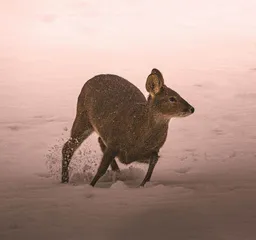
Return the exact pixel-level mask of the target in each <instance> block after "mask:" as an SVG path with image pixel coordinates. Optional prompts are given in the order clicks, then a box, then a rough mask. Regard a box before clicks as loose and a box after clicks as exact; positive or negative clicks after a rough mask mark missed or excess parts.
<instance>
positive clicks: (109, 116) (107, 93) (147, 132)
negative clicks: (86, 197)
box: [61, 68, 195, 187]
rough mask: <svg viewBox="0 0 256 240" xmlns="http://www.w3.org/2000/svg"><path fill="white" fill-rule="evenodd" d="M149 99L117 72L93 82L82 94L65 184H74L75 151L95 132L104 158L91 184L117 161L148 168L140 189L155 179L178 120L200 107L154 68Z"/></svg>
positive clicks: (65, 159) (66, 151)
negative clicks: (71, 172) (172, 124)
mask: <svg viewBox="0 0 256 240" xmlns="http://www.w3.org/2000/svg"><path fill="white" fill-rule="evenodd" d="M145 85H146V90H147V92H148V93H149V95H148V97H147V98H146V97H145V96H144V94H143V93H142V92H141V91H140V90H139V88H137V87H136V86H135V85H134V84H132V83H131V82H129V81H128V80H126V79H124V78H122V77H120V76H118V75H114V74H99V75H96V76H94V77H93V78H91V79H89V80H88V81H87V82H86V83H85V84H84V86H83V87H82V90H81V92H80V94H79V96H78V100H77V109H76V116H75V120H74V122H73V125H72V128H71V134H70V138H69V139H68V140H67V142H65V144H64V145H63V148H62V175H61V182H62V183H68V182H69V164H70V161H71V158H72V156H73V154H74V153H75V151H76V150H77V149H78V148H79V146H80V145H81V144H82V142H83V141H84V140H85V139H87V138H88V137H89V136H90V135H91V134H92V133H93V132H95V133H97V135H98V142H99V145H100V148H101V150H102V152H103V156H102V159H101V162H100V164H99V167H98V169H97V171H96V174H95V175H94V177H93V178H92V181H91V182H90V185H91V186H93V187H94V186H95V184H96V183H97V182H98V180H99V179H100V178H101V177H102V176H103V175H104V174H105V173H106V171H107V169H108V168H109V167H111V169H112V171H114V172H119V171H120V168H119V166H118V164H117V162H116V159H118V160H119V161H120V162H121V163H123V164H125V165H128V164H131V163H133V162H139V163H146V164H148V170H147V172H146V175H145V177H144V179H143V181H142V182H141V184H140V185H139V186H140V187H144V185H145V184H146V183H147V182H149V181H150V179H151V176H152V173H153V171H154V168H155V166H156V164H157V162H158V159H159V151H160V149H161V148H162V146H163V145H164V143H165V141H166V138H167V133H168V126H169V122H170V120H171V119H172V118H179V117H186V116H189V115H191V114H193V113H194V111H195V109H194V107H192V106H191V105H190V104H189V103H188V102H187V101H186V100H185V99H183V98H182V97H181V96H180V95H179V94H178V93H177V92H175V91H174V90H172V89H171V88H169V87H167V86H166V85H165V82H164V78H163V75H162V73H161V72H160V71H159V70H158V69H156V68H153V69H152V71H151V73H150V74H149V75H148V77H147V80H146V84H145Z"/></svg>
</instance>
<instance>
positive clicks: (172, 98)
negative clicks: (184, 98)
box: [169, 97, 177, 102]
mask: <svg viewBox="0 0 256 240" xmlns="http://www.w3.org/2000/svg"><path fill="white" fill-rule="evenodd" d="M169 100H170V102H177V99H176V98H175V97H170V98H169Z"/></svg>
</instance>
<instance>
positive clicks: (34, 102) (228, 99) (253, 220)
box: [0, 0, 256, 240]
mask: <svg viewBox="0 0 256 240" xmlns="http://www.w3.org/2000/svg"><path fill="white" fill-rule="evenodd" d="M25 2H27V3H29V4H33V1H28V0H26V1H25ZM42 2H43V1H42ZM46 2H47V1H46ZM67 2H68V1H65V4H66V5H65V4H64V5H63V6H66V7H67V6H68V7H67V9H69V8H70V7H69V5H67ZM142 2H143V1H142ZM217 2H218V1H217ZM117 3H118V2H116V4H117ZM188 3H189V1H188ZM233 3H234V1H232V9H233V10H234V9H236V10H237V11H241V12H240V13H241V14H244V16H247V17H248V19H249V17H250V16H254V17H255V14H254V11H252V13H253V14H254V15H250V14H249V12H246V11H249V10H250V9H251V8H249V7H248V8H246V11H245V10H244V9H245V8H244V9H243V8H242V7H239V6H240V5H239V4H241V6H244V2H243V1H241V2H240V1H238V0H236V1H235V3H236V4H237V5H236V4H234V5H233ZM238 3H239V4H238ZM80 4H81V3H80ZM127 4H128V3H127ZM200 4H203V2H201V3H200ZM24 6H25V5H24ZM141 6H142V7H143V4H142V5H141ZM248 6H249V5H248ZM32 7H35V6H34V5H33V6H32ZM32 7H31V9H32ZM55 7H56V6H55ZM78 7H79V9H80V8H82V7H83V5H78ZM142 7H141V9H140V5H137V8H138V9H140V10H141V13H144V10H143V9H144V8H142ZM155 7H157V6H155ZM204 7H205V8H206V6H204ZM211 7H212V8H214V6H211ZM215 7H216V9H215V11H217V12H218V9H221V11H219V12H218V14H220V16H222V15H223V16H225V14H226V13H227V12H226V10H227V9H229V8H227V9H226V8H222V7H223V6H222V7H220V6H215ZM48 8H49V7H48ZM137 8H136V9H137ZM212 8H211V9H212ZM8 9H9V8H8ZM56 9H58V8H56ZM56 9H55V11H57V10H56ZM63 9H64V8H63ZM63 9H62V10H58V11H60V12H59V14H60V13H61V11H64V12H63V16H64V15H65V14H66V12H65V11H68V10H67V9H66V10H65V9H64V10H63ZM126 9H127V8H126V7H125V8H124V9H123V11H126ZM130 9H134V8H133V7H131V6H130ZM181 9H183V8H179V9H178V10H177V13H179V14H181V13H182V10H181ZM207 9H208V8H206V9H205V11H206V13H207V11H210V10H209V9H208V10H207ZM223 9H224V10H223ZM225 9H226V10H225ZM243 10H244V11H243ZM17 11H18V10H17ZM76 11H77V12H79V11H78V10H77V9H76ZM127 11H128V10H127ZM179 11H180V12H179ZM222 11H223V12H222ZM31 12H32V10H31ZM139 12H140V11H139V10H138V13H139ZM79 13H80V12H79ZM125 13H126V15H125V16H124V18H125V17H127V19H128V20H129V19H130V18H129V14H128V13H129V12H125ZM173 13H175V11H174V10H173ZM199 13H200V12H199ZM199 13H197V14H195V16H194V15H193V14H192V13H191V14H192V15H189V16H188V19H189V20H191V21H192V20H193V19H194V20H198V19H197V17H198V14H199ZM228 13H229V17H230V18H229V19H233V18H234V16H236V14H235V13H236V12H235V11H234V12H233V11H230V12H228ZM15 14H16V13H15ZM17 14H18V13H17ZM17 14H16V15H15V16H18V15H17ZM100 14H103V15H104V11H103V13H102V12H100ZM133 14H134V15H132V16H135V17H136V16H137V15H136V13H135V12H133ZM187 14H188V13H186V14H185V15H187ZM232 14H234V15H232ZM241 14H240V15H239V14H238V15H239V16H240V17H241V16H242V15H241ZM185 15H184V16H185ZM21 16H22V19H23V18H24V19H25V17H24V16H23V15H21ZM63 16H62V15H61V16H60V22H61V17H63ZM65 16H66V15H65ZM79 16H80V15H79ZM104 16H105V15H104ZM113 16H114V17H116V16H119V15H113ZM138 16H139V14H138ZM206 16H208V15H207V14H206V15H203V16H201V17H202V19H206ZM29 17H30V18H31V19H32V15H31V16H30V15H29ZM29 17H28V20H29V21H30V20H31V19H30V18H29ZM33 17H34V15H33ZM55 17H56V18H58V17H59V16H55ZM72 17H74V15H72ZM213 17H214V16H213ZM215 17H216V18H217V15H216V16H215ZM122 19H123V18H122V17H120V21H121V20H122ZM214 19H215V18H214ZM223 19H226V18H223ZM227 19H228V18H227ZM243 19H247V18H245V17H244V18H243ZM248 19H247V20H248ZM34 20H35V19H33V21H34ZM64 20H65V19H64ZM199 20H200V19H199ZM206 20H207V19H206ZM208 20H209V19H208ZM208 20H207V21H208ZM13 21H14V20H13ZM15 21H16V22H15ZM15 21H14V22H12V24H14V25H15V24H17V22H18V20H17V19H16V20H15ZM24 21H25V20H24ZM33 21H32V22H33ZM43 21H44V22H47V24H50V23H51V22H54V15H53V16H51V15H47V16H46V17H45V18H43ZM65 21H66V22H64V23H65V24H66V23H68V20H67V19H66V20H65ZM72 21H73V20H72ZM79 21H81V19H80V20H79ZM79 21H78V20H77V21H74V22H73V24H75V25H74V26H77V24H78V23H79ZM226 21H228V20H226ZM241 21H242V20H241ZM248 21H251V19H249V20H248ZM35 22H36V21H35ZM121 22H122V21H121ZM57 23H58V21H57ZM106 24H110V25H111V24H114V23H113V22H111V21H110V22H108V23H106ZM195 24H198V29H199V31H197V30H191V32H189V33H187V32H186V31H187V30H186V29H187V27H184V29H183V30H182V29H181V30H180V32H176V33H173V36H176V35H175V34H177V36H179V37H181V39H183V41H181V42H179V41H177V42H175V39H174V40H173V42H172V39H173V36H171V38H170V39H169V38H167V39H166V40H165V41H166V42H164V43H162V44H161V45H162V47H163V48H162V49H160V50H159V51H154V50H152V48H150V47H149V46H148V45H145V48H143V49H142V50H141V48H140V47H141V46H140V45H138V46H137V47H138V49H137V50H136V51H133V50H132V49H130V50H129V49H128V51H124V50H122V49H124V48H125V47H124V46H126V43H125V42H123V44H124V46H122V42H121V43H120V42H119V44H120V45H115V44H113V46H114V45H115V46H114V49H115V47H116V49H117V50H116V51H112V50H113V49H112V50H111V49H109V48H108V47H109V45H106V46H105V48H106V49H105V50H104V51H103V49H104V47H103V49H101V48H99V49H98V51H95V49H91V48H90V47H89V48H88V46H83V45H79V44H78V43H76V44H78V45H76V46H75V47H72V46H73V45H72V44H73V43H71V42H70V43H69V44H67V45H65V46H64V47H63V46H59V45H58V47H56V46H57V45H50V43H49V42H48V43H47V44H48V45H47V44H46V43H45V45H43V43H42V42H40V44H41V45H40V44H39V45H33V46H32V45H31V46H30V45H29V44H27V45H26V44H25V42H26V41H25V40H26V39H25V38H22V36H23V35H22V36H21V35H20V41H17V40H15V41H14V42H13V43H12V44H11V42H10V41H11V39H8V35H5V37H6V36H7V37H6V39H7V40H6V42H4V40H3V39H1V41H2V42H1V41H0V50H1V49H2V51H1V55H0V112H1V115H0V134H1V138H0V150H1V156H0V164H1V167H0V239H1V240H16V239H27V240H30V239H38V240H41V239H62V240H71V239H72V240H80V239H90V240H94V239H97V240H101V239H111V240H115V239H117V240H119V239H142V240H143V239H147V240H150V239H154V240H155V239H163V240H165V239H166V240H167V239H168V240H169V239H177V240H180V239H181V240H183V239H184V240H190V239H195V240H255V239H256V228H255V226H256V205H255V202H256V161H255V160H256V150H255V143H256V121H255V119H256V71H255V67H256V66H255V41H254V40H255V34H254V35H253V34H252V35H250V34H249V33H248V32H246V28H245V27H243V26H244V25H243V24H242V23H241V25H236V27H237V29H236V31H237V32H236V31H235V30H234V29H235V28H234V29H233V30H234V32H236V33H234V32H231V33H230V32H229V33H227V32H228V31H227V32H225V34H226V35H225V34H224V33H223V32H221V30H220V32H219V33H217V36H218V40H217V39H215V40H214V39H213V40H212V39H210V38H203V37H202V36H201V35H200V36H199V35H197V34H198V33H199V32H201V31H202V32H203V30H205V31H206V29H203V28H202V29H200V27H204V25H202V26H201V25H200V24H201V22H200V21H198V22H195ZM202 24H203V21H202ZM218 24H219V25H218ZM218 24H217V25H218V26H222V27H223V28H222V29H224V30H225V27H227V26H226V25H228V24H229V22H225V21H224V23H218ZM225 24H226V25H225ZM14 25H8V29H9V28H10V29H14V30H15V29H16V28H18V27H17V26H18V25H15V26H14ZM110 25H109V26H110ZM217 25H216V26H217ZM29 26H30V25H29ZM33 26H34V25H33ZM33 26H32V25H31V26H30V27H31V28H32V27H33ZM35 26H36V25H35ZM40 26H41V25H40ZM114 26H115V25H114ZM127 26H129V24H128V25H127ZM214 26H215V25H214V24H213V25H212V27H214ZM41 27H42V26H41ZM59 27H60V26H59V25H57V27H56V26H55V28H52V29H51V30H52V32H47V28H45V29H44V31H46V32H45V34H46V35H47V34H48V35H47V37H48V36H51V35H50V34H55V32H56V29H59ZM68 27H70V31H71V30H72V29H73V28H71V25H70V26H68ZM97 27H99V26H97ZM179 27H181V28H182V26H178V29H179ZM28 29H29V27H28ZM49 29H50V27H49ZM60 29H62V30H63V29H66V28H60ZM74 29H75V28H74ZM96 29H97V28H96ZM124 29H125V28H124ZM170 29H172V30H173V28H170ZM196 29H197V28H196ZM207 29H208V28H207ZM217 29H218V28H217ZM220 29H221V28H220ZM227 29H230V28H228V27H227ZM248 29H249V28H248ZM248 29H247V30H248ZM34 30H35V29H34ZM126 30H127V29H126ZM160 30H161V29H160ZM174 30H175V29H174ZM215 30H216V29H215ZM233 30H232V31H233ZM31 31H32V30H31ZM63 31H64V30H63ZM120 31H121V30H120ZM127 31H128V30H127ZM145 31H146V30H145ZM182 31H184V32H182ZM209 31H210V30H209ZM139 32H140V31H138V34H139ZM160 32H162V30H161V31H160ZM63 33H64V32H63ZM65 33H66V32H65ZM68 33H69V32H67V34H68ZM112 33H113V34H114V31H113V32H112ZM182 33H186V34H188V35H185V36H186V37H184V36H183V35H182ZM213 33H214V31H213ZM242 33H243V34H242ZM19 34H21V33H19ZM27 34H29V30H27V32H25V33H24V35H26V36H27ZM40 34H42V35H40V39H41V38H42V39H43V37H45V39H47V40H48V41H50V40H49V38H46V36H43V34H44V32H43V30H42V32H41V33H40ZM77 34H78V33H77ZM90 34H92V35H93V34H94V32H90ZM101 34H103V33H101ZM104 34H107V33H106V32H104ZM179 34H181V35H179ZM218 34H219V35H218ZM221 34H223V35H221ZM228 34H230V35H228ZM232 34H233V35H232ZM213 35H214V34H213ZM213 35H212V36H213ZM224 35H225V36H224ZM194 36H198V39H195V38H194ZM23 37H24V36H23ZM30 37H31V36H30ZM35 37H36V36H35ZM37 37H38V36H37ZM55 37H56V38H55ZM58 37H60V38H58ZM62 37H63V36H62V35H60V36H58V35H57V33H56V35H54V40H56V41H57V43H58V41H61V40H60V39H62ZM78 37H79V36H78V35H77V38H78ZM105 37H106V39H105V42H106V43H108V44H110V43H111V41H109V42H108V41H107V40H109V39H108V38H107V37H108V35H106V36H105ZM167 37H168V36H167ZM169 37H170V36H169ZM201 37H202V38H201ZM186 38H187V40H185V39H186ZM33 39H34V38H33ZM118 39H119V38H118ZM163 39H164V38H163ZM177 39H178V37H177ZM177 39H176V40H177ZM200 39H201V41H202V43H203V44H201V43H200V41H199V40H200ZM22 40H23V41H24V45H22V44H21V41H22ZM37 40H38V39H37ZM132 40H133V41H135V40H134V39H132ZM31 41H32V40H31ZM34 41H36V40H35V39H34ZM66 41H68V40H66ZM138 41H139V40H138ZM161 41H162V38H161ZM163 41H164V40H163ZM186 41H187V42H186ZM198 41H199V43H200V44H199V43H198ZM135 42H136V41H135ZM54 43H55V42H54ZM133 43H134V42H133ZM19 44H20V45H19ZM95 44H96V45H97V42H96V43H95ZM147 44H149V43H148V42H147ZM175 44H176V45H175ZM179 44H181V45H179ZM182 44H183V45H182ZM74 45H75V44H74ZM110 45H111V44H110ZM77 46H78V47H77ZM97 46H98V45H97ZM111 46H112V45H111ZM113 46H112V47H113ZM167 46H173V47H171V48H173V49H170V48H168V47H167ZM96 48H97V47H96ZM153 49H154V48H153ZM140 50H141V51H140ZM174 50H175V51H174ZM134 54H135V57H134V56H133V55H134ZM99 59H100V60H99ZM153 67H157V68H159V69H160V70H162V72H163V74H164V77H165V81H166V84H167V85H168V86H170V87H171V88H173V89H175V90H176V91H177V92H179V93H180V94H181V96H182V97H184V98H185V99H187V100H188V102H190V103H191V104H192V105H193V106H194V107H195V109H196V112H195V114H194V115H192V116H190V117H188V118H184V119H175V120H174V121H172V122H171V124H170V129H169V135H168V139H167V141H166V144H165V145H164V147H163V148H162V150H161V153H160V154H161V159H160V160H159V163H158V165H157V167H156V169H155V171H154V174H153V178H152V182H151V183H149V184H147V185H146V187H145V188H136V186H137V185H138V183H139V182H140V181H141V179H142V178H143V176H144V174H145V171H146V167H145V166H144V165H136V164H134V165H132V167H131V168H129V167H125V166H123V165H120V166H121V168H122V173H121V176H119V178H120V180H119V181H118V182H116V183H115V184H113V183H112V182H111V172H108V174H107V175H106V176H105V177H104V178H103V179H101V181H100V182H99V183H98V184H97V185H96V187H95V188H91V187H90V186H89V185H88V184H87V180H88V178H90V176H91V175H90V174H91V171H93V170H94V169H96V168H97V165H98V164H99V161H100V158H101V152H100V149H99V147H98V144H97V141H96V135H92V136H91V137H90V138H89V139H88V140H87V141H86V142H85V143H84V144H83V146H82V147H81V148H80V150H79V151H78V152H77V153H76V155H75V157H74V159H73V162H72V169H73V172H72V175H73V177H72V183H71V184H68V185H62V184H60V182H59V167H60V161H61V159H60V149H61V147H62V145H63V142H64V141H65V140H66V139H67V137H68V135H69V130H70V127H71V125H72V121H73V119H74V114H75V108H76V100H77V96H78V94H79V92H80V89H81V87H82V85H83V84H84V82H85V81H86V80H87V79H89V78H90V77H92V76H94V75H95V74H98V73H101V72H108V73H116V74H118V75H121V76H123V77H125V78H127V79H128V80H130V81H132V82H133V83H134V84H136V85H137V86H138V87H139V88H140V89H141V90H142V91H143V92H144V93H145V89H144V84H145V79H146V77H147V75H148V74H149V72H150V71H151V69H152V68H153ZM83 170H85V173H84V172H83Z"/></svg>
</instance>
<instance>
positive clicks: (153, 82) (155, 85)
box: [146, 68, 164, 97]
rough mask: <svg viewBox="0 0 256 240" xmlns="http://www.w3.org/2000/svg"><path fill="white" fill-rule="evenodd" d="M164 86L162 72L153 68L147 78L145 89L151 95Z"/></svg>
mask: <svg viewBox="0 0 256 240" xmlns="http://www.w3.org/2000/svg"><path fill="white" fill-rule="evenodd" d="M163 86H164V79H163V76H162V73H161V72H160V71H159V70H157V69H156V68H154V69H153V70H152V71H151V74H150V75H149V76H148V78H147V82H146V89H147V91H148V92H149V93H150V95H151V96H152V97H154V96H155V95H156V94H157V93H159V92H160V91H161V89H162V87H163Z"/></svg>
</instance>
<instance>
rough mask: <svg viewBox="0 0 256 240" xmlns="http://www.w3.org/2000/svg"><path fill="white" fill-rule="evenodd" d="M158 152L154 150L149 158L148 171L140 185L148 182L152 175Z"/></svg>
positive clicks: (142, 185)
mask: <svg viewBox="0 0 256 240" xmlns="http://www.w3.org/2000/svg"><path fill="white" fill-rule="evenodd" d="M158 158H159V156H158V153H157V152H154V153H153V154H152V155H151V156H150V159H149V166H148V171H147V174H146V176H145V178H144V179H143V181H142V183H141V184H140V187H144V185H145V184H146V182H149V181H150V179H151V176H152V173H153V171H154V168H155V166H156V164H157V162H158Z"/></svg>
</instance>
